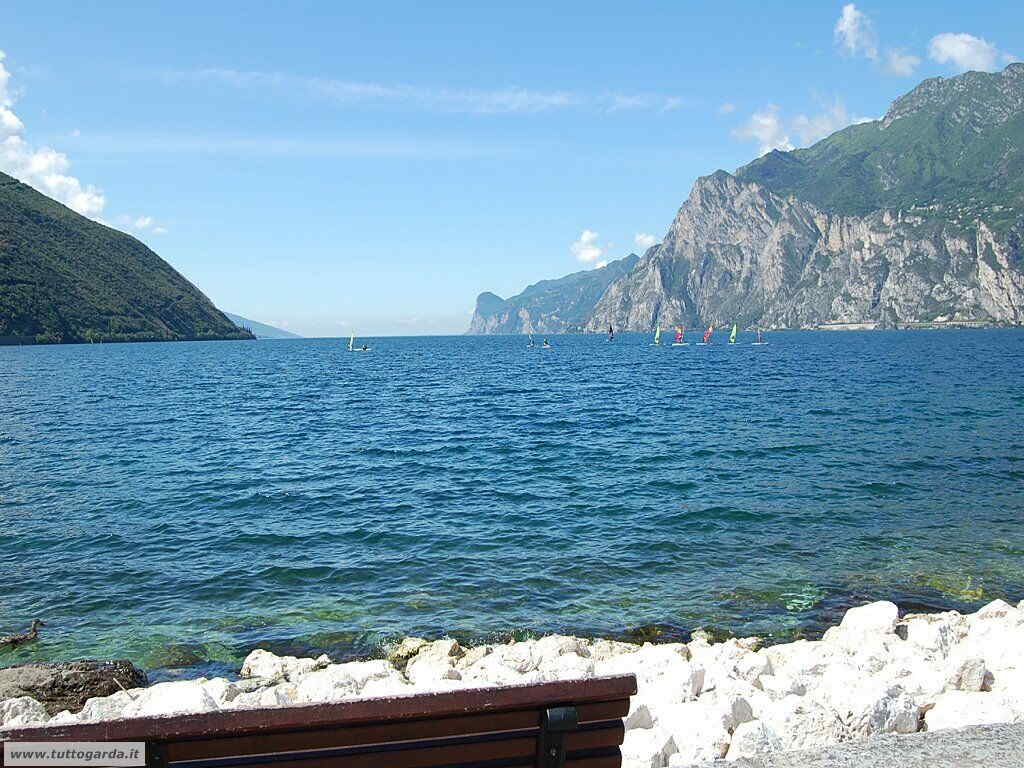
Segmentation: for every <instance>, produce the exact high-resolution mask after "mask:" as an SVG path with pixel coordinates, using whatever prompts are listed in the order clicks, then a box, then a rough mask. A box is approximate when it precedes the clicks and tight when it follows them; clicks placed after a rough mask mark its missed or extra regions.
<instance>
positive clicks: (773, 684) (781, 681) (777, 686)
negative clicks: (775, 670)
mask: <svg viewBox="0 0 1024 768" xmlns="http://www.w3.org/2000/svg"><path fill="white" fill-rule="evenodd" d="M754 685H755V686H756V687H758V688H760V689H761V690H762V691H764V692H765V693H766V694H768V695H769V696H771V698H773V699H775V700H777V701H778V700H781V699H784V698H786V697H787V696H792V695H796V696H803V695H804V694H805V693H807V686H806V684H804V683H802V682H800V681H799V680H797V679H796V678H794V677H790V676H789V675H761V676H760V677H759V678H757V680H756V681H755V682H754Z"/></svg>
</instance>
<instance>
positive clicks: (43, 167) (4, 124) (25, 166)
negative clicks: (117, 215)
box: [0, 51, 107, 218]
mask: <svg viewBox="0 0 1024 768" xmlns="http://www.w3.org/2000/svg"><path fill="white" fill-rule="evenodd" d="M6 58H7V56H6V54H5V53H4V52H3V51H0V170H3V171H4V172H5V173H8V174H10V175H11V176H13V177H14V178H16V179H19V180H20V181H23V182H25V183H26V184H29V185H31V186H33V187H35V188H36V189H38V190H39V191H40V192H42V193H43V194H46V195H49V196H50V197H52V198H53V199H55V200H58V201H60V202H62V203H64V204H65V205H66V206H68V207H69V208H71V209H72V210H74V211H77V212H78V213H81V214H82V215H84V216H91V217H93V218H98V217H99V215H100V214H101V213H102V212H103V208H104V206H105V205H106V202H107V201H106V198H105V197H104V195H103V192H101V191H100V190H99V189H97V188H96V187H94V186H92V185H88V184H83V183H82V182H81V181H79V180H78V179H77V178H76V177H74V176H72V175H70V174H69V173H68V170H70V168H71V161H70V160H69V159H68V156H67V155H65V154H64V153H62V152H58V151H57V150H56V149H54V148H53V147H46V146H43V147H34V146H32V145H31V144H29V142H28V141H27V140H26V139H25V136H24V133H25V124H24V123H23V122H22V121H21V118H19V117H18V116H17V115H16V114H15V113H14V111H13V107H14V105H15V101H16V99H15V96H16V94H15V92H14V91H13V90H12V88H11V75H10V72H8V70H7V68H6V66H5V65H4V60H5V59H6Z"/></svg>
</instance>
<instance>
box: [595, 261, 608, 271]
mask: <svg viewBox="0 0 1024 768" xmlns="http://www.w3.org/2000/svg"><path fill="white" fill-rule="evenodd" d="M607 266H608V261H607V260H603V261H599V262H597V264H595V265H594V269H601V267H607Z"/></svg>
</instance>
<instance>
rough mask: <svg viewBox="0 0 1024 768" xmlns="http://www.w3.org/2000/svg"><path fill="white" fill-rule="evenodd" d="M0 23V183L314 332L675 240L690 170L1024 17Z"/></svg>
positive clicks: (424, 325)
mask: <svg viewBox="0 0 1024 768" xmlns="http://www.w3.org/2000/svg"><path fill="white" fill-rule="evenodd" d="M264 5H266V6H269V7H264ZM87 6H88V7H87ZM4 17H5V18H4V24H3V26H2V27H0V50H2V51H3V52H4V53H5V54H6V58H5V59H4V60H3V61H2V62H0V63H2V65H3V67H4V70H3V73H0V141H2V142H3V144H2V145H0V149H2V151H0V169H2V170H4V171H6V172H8V173H13V174H14V175H17V176H19V177H20V178H23V179H24V180H26V181H28V182H29V183H33V184H34V185H35V186H37V187H39V188H40V189H42V190H43V191H45V192H47V194H51V196H55V197H57V198H58V199H61V200H62V201H64V202H67V203H69V204H71V205H72V206H73V207H76V208H77V209H78V210H80V211H82V212H85V213H86V214H88V215H91V216H93V217H96V218H99V219H101V220H103V221H105V222H107V223H109V224H111V225H112V226H116V227H118V228H120V229H124V230H126V231H130V232H133V233H134V234H136V236H138V237H139V238H140V239H142V240H143V241H144V242H146V243H147V244H148V245H150V246H151V247H152V248H153V249H154V250H156V251H157V252H158V253H159V254H160V255H161V256H163V257H164V258H165V259H167V260H168V261H169V262H170V263H171V264H173V265H174V266H175V267H176V268H177V269H179V270H180V271H181V272H182V273H183V274H185V275H186V276H187V277H188V278H189V279H191V280H192V281H193V282H195V283H196V284H197V285H198V286H199V287H200V288H201V289H202V290H203V291H204V292H205V293H206V294H207V295H208V296H210V298H211V299H213V301H214V302H215V303H216V304H217V305H218V306H219V307H221V308H222V309H226V310H229V311H232V312H237V313H239V314H242V315H245V316H247V317H251V318H253V319H256V320H260V321H263V322H268V323H272V324H275V325H279V326H281V327H285V328H288V329H290V330H293V331H295V332H298V333H302V334H304V335H318V336H321V335H323V336H340V335H347V334H348V332H349V330H350V329H354V330H355V331H356V332H357V333H359V334H362V335H373V334H406V333H458V332H462V331H463V330H464V329H465V327H466V325H467V323H468V318H469V314H470V313H471V312H472V309H473V304H474V300H475V297H476V295H477V294H478V293H479V292H481V291H484V290H490V291H494V292H495V293H498V294H499V295H502V296H508V295H511V294H514V293H517V292H518V291H520V290H522V289H523V288H524V287H525V286H526V285H527V284H529V283H532V282H535V281H537V280H540V279H544V278H550V277H558V276H561V275H564V274H567V273H569V272H573V271H576V270H578V269H585V268H592V267H593V266H595V265H596V264H599V263H601V262H602V261H606V260H610V259H615V258H619V257H622V256H625V255H626V254H628V253H629V252H631V251H642V249H643V247H644V246H645V244H647V243H649V242H653V241H657V240H659V239H660V238H661V236H662V235H663V234H664V232H665V231H666V230H667V228H668V226H669V224H670V223H671V220H672V217H673V216H674V214H675V212H676V210H677V209H678V207H679V205H680V204H681V203H682V202H683V201H684V200H685V199H686V197H687V195H688V194H689V190H690V186H691V185H692V183H693V181H694V179H695V178H696V177H697V176H700V175H704V174H707V173H710V172H712V171H714V170H715V169H717V168H724V169H726V170H733V169H735V168H736V167H738V166H740V165H742V164H744V163H745V162H747V161H749V160H750V159H752V158H753V157H755V156H757V155H758V154H760V153H761V152H762V151H764V150H765V149H767V148H771V147H775V146H780V147H790V146H803V145H806V144H808V143H812V142H813V141H814V140H816V139H817V138H820V137H821V136H823V135H826V134H827V133H830V132H831V131H833V130H836V129H838V128H840V127H843V126H844V125H846V124H848V123H850V122H852V121H854V120H858V119H866V118H875V117H879V116H881V115H882V114H883V113H884V112H885V110H886V109H887V107H888V104H889V102H890V101H892V100H893V99H894V98H896V97H897V96H899V95H901V94H902V93H904V92H906V91H907V90H909V89H910V88H912V87H913V86H914V85H916V84H917V83H918V82H919V81H920V80H922V79H924V78H926V77H932V76H936V75H942V76H950V75H954V74H957V73H958V72H961V71H964V70H965V69H990V70H992V69H1001V68H1002V67H1003V66H1005V64H1006V63H1007V62H1008V61H1010V60H1016V59H1017V58H1018V57H1017V56H1015V55H1014V54H1024V40H1022V33H1024V10H1022V9H1021V6H1020V4H1019V3H1017V2H1001V3H984V2H980V3H973V4H964V3H960V2H957V3H952V2H928V3H923V2H921V3H916V2H915V3H902V4H900V7H899V8H893V7H890V5H889V4H886V3H874V4H869V3H864V4H861V3H857V4H855V5H854V4H844V3H832V2H796V3H789V4H786V5H785V6H780V5H779V4H774V3H773V4H764V3H758V2H718V3H697V2H686V1H684V0H676V1H675V2H633V3H614V4H613V3H594V2H593V0H590V1H589V2H586V3H583V2H562V3H558V4H552V3H548V2H544V3H532V2H520V3H517V4H515V5H514V6H499V5H497V4H489V3H478V2H477V3H423V2H409V3H398V2H380V3H375V4H365V3H358V4H357V3H336V2H290V3H272V4H253V3H250V2H247V3H240V2H239V3H235V2H217V3H209V2H206V3H201V4H200V3H190V2H175V3H173V4H172V3H152V4H149V3H136V2H131V3H128V2H124V3H118V2H105V3H102V4H84V3H77V2H76V3H61V2H48V3H39V2H31V3H30V2H18V1H17V0H16V1H15V2H8V3H7V4H6V6H5V13H4Z"/></svg>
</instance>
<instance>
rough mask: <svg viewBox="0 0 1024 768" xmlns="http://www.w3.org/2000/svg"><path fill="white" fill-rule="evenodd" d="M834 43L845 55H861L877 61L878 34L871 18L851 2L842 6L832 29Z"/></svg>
mask: <svg viewBox="0 0 1024 768" xmlns="http://www.w3.org/2000/svg"><path fill="white" fill-rule="evenodd" d="M833 36H834V37H835V41H836V44H837V45H838V46H839V48H840V50H841V51H842V52H843V53H845V54H846V55H847V56H857V55H863V56H866V57H867V58H869V59H871V60H872V61H878V35H877V34H876V33H875V25H874V24H873V23H872V21H871V19H870V18H868V16H867V15H866V14H865V13H864V12H863V11H861V10H860V9H859V8H857V6H856V5H854V4H853V3H847V4H846V5H844V6H843V10H842V13H840V15H839V21H837V22H836V26H835V29H834V30H833Z"/></svg>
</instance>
